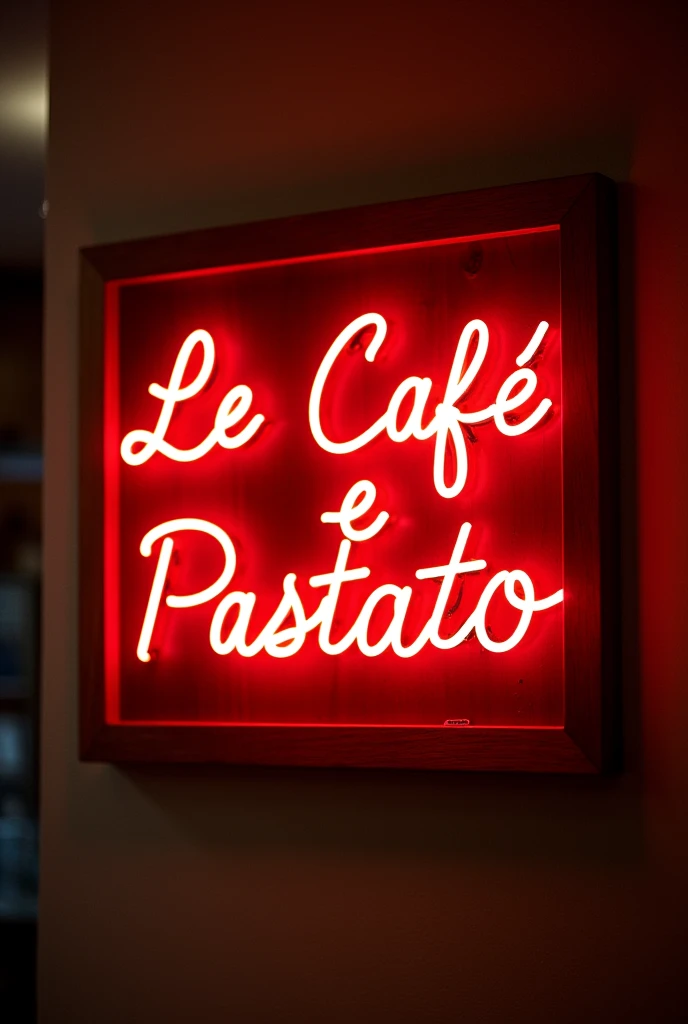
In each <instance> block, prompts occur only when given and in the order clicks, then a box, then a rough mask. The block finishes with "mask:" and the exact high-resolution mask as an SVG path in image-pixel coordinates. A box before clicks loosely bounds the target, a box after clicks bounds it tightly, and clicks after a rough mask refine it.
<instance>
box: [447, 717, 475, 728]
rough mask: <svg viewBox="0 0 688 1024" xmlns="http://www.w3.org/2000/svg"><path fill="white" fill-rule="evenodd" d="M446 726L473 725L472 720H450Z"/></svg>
mask: <svg viewBox="0 0 688 1024" xmlns="http://www.w3.org/2000/svg"><path fill="white" fill-rule="evenodd" d="M444 724H445V725H454V726H456V725H470V724H471V720H470V718H448V719H447V721H446V722H445V723H444Z"/></svg>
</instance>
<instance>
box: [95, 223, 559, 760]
mask: <svg viewBox="0 0 688 1024" xmlns="http://www.w3.org/2000/svg"><path fill="white" fill-rule="evenodd" d="M237 230H239V229H237ZM140 244H143V243H140ZM561 246H562V236H561V229H560V228H559V227H558V226H557V225H556V224H552V225H551V226H549V227H547V228H546V229H545V228H544V227H543V226H538V227H537V229H534V230H532V231H527V230H525V229H524V228H520V227H518V228H515V229H514V230H511V231H502V232H500V233H495V232H492V233H485V234H484V235H483V236H482V237H476V233H475V232H474V233H472V237H471V238H469V239H466V238H464V237H462V236H461V234H458V235H456V236H453V237H452V236H451V235H449V236H447V237H441V236H440V237H437V238H436V239H434V240H433V239H425V240H422V241H409V242H399V243H397V244H395V245H386V244H380V245H374V244H373V245H370V246H369V247H368V248H366V249H362V250H359V251H357V252H352V251H351V250H350V248H349V249H347V248H345V247H342V249H341V250H340V251H336V250H335V251H330V252H324V253H323V254H322V256H321V257H318V256H317V255H313V256H309V257H308V258H307V259H304V258H303V257H302V256H300V255H295V256H293V257H290V256H288V255H286V256H283V257H282V258H280V259H265V260H263V261H260V260H250V259H249V260H244V261H241V260H236V259H235V260H229V261H228V262H227V264H226V265H224V266H223V265H222V264H221V263H218V264H217V265H215V266H212V265H211V266H208V267H207V269H206V270H199V269H193V268H190V272H186V273H185V272H183V263H182V265H181V268H180V269H181V272H179V271H173V272H170V271H168V272H162V273H161V272H157V271H156V270H155V268H154V267H152V268H151V272H150V273H147V274H138V275H134V276H131V275H128V274H126V272H125V273H121V272H120V273H118V274H113V275H112V276H111V283H108V284H107V285H106V287H105V292H104V295H105V314H106V315H105V320H104V327H105V330H104V340H103V353H104V360H103V363H102V374H103V405H102V416H103V431H102V435H101V436H102V445H103V478H102V481H103V527H102V530H103V532H102V544H103V547H102V563H101V564H102V576H101V579H102V591H101V595H102V596H101V597H100V600H101V601H102V609H103V618H102V623H103V626H102V629H103V639H102V658H103V676H102V684H101V686H102V690H101V694H102V696H101V697H100V698H99V701H100V700H102V709H103V710H102V714H103V719H104V721H103V728H104V730H105V731H106V732H107V734H108V735H113V736H115V735H126V736H128V737H134V741H133V742H135V743H137V744H138V745H139V746H140V745H141V741H140V739H136V737H141V736H142V735H143V734H144V733H145V734H146V735H151V736H153V737H154V739H153V740H152V741H150V742H152V743H153V745H154V746H155V745H156V744H157V743H158V740H157V738H156V737H157V736H158V735H163V734H164V735H168V734H170V735H171V734H172V733H175V734H180V735H181V733H180V730H181V731H184V730H187V731H188V732H189V733H191V732H193V730H194V729H195V730H198V729H202V730H206V735H207V736H209V737H211V739H210V740H209V742H214V741H212V737H213V736H214V735H215V732H217V733H218V735H219V734H220V733H222V730H225V732H224V735H227V736H229V735H230V734H231V736H232V737H234V736H238V735H241V736H242V737H243V736H244V735H245V734H243V733H242V734H239V733H237V730H241V729H242V728H244V729H245V728H246V727H249V726H251V727H254V728H257V730H258V732H257V733H254V734H252V735H253V736H259V735H262V734H265V735H267V734H268V732H270V730H273V731H274V729H279V728H288V729H290V730H292V732H291V733H290V734H289V735H291V736H295V735H296V733H297V732H298V734H299V735H300V736H303V737H305V741H304V742H305V743H306V745H307V744H308V742H310V739H309V737H310V736H312V735H315V734H318V730H322V728H328V729H333V730H334V732H332V733H330V734H328V735H330V736H332V739H333V743H334V744H335V746H336V743H337V740H336V735H338V733H337V730H343V731H346V732H347V735H348V733H349V732H350V731H351V730H354V735H355V730H356V729H366V730H371V729H372V730H373V731H375V730H379V729H391V730H398V729H407V730H410V733H409V735H411V734H414V731H418V730H438V729H444V730H446V729H447V728H450V727H449V726H447V725H445V723H448V722H461V723H462V728H464V729H467V730H469V731H471V730H475V734H476V735H477V734H478V733H480V734H481V735H482V733H483V732H484V730H494V731H495V734H497V733H500V734H501V733H502V732H503V733H504V734H505V735H506V732H507V731H508V730H513V729H514V728H516V729H520V730H545V731H552V733H554V732H557V731H561V730H564V728H565V719H566V685H567V679H566V663H567V646H566V645H567V642H568V637H567V635H566V633H565V630H564V621H565V615H566V609H567V606H568V602H569V601H573V603H574V606H575V604H576V602H577V601H578V600H579V595H578V594H577V592H576V590H575V587H573V586H572V584H571V582H570V578H569V573H567V571H566V562H565V558H564V548H565V532H564V491H565V487H566V485H565V475H564V465H563V458H562V454H563V451H564V443H565V433H564V424H565V421H566V422H567V423H568V429H569V430H571V424H572V422H573V421H574V418H575V415H576V413H575V412H574V410H573V409H572V410H570V411H569V410H568V409H567V400H566V394H567V385H566V380H565V369H566V361H565V360H564V362H562V350H564V351H566V348H565V347H566V345H567V332H566V323H565V322H564V323H562V291H561V277H562V270H563V265H562V248H561ZM476 249H479V251H480V255H481V259H482V268H481V269H480V271H479V272H478V273H475V272H474V271H473V270H472V269H471V268H472V263H471V260H470V258H469V257H470V256H471V253H474V252H475V251H476ZM467 268H468V269H467ZM370 310H373V311H370ZM567 416H568V417H569V418H568V420H567V419H566V418H567ZM574 426H575V424H574ZM573 576H575V573H574V574H571V578H573ZM151 729H153V730H155V731H154V732H153V733H150V730H151ZM118 730H119V733H118ZM261 730H262V732H261ZM265 730H267V732H265ZM375 734H377V733H375ZM194 735H195V736H198V735H200V734H198V732H196V733H194ZM271 735H272V733H271ZM361 735H362V734H361ZM367 735H369V736H372V735H373V733H369V734H367ZM533 735H535V734H533ZM280 736H281V734H280ZM194 742H196V741H194ZM200 742H201V741H200V739H199V740H198V743H200ZM239 742H240V743H244V742H245V741H244V740H243V738H242V739H241V740H240V741H239ZM246 742H249V743H254V742H256V743H257V742H259V740H257V739H256V740H254V739H251V740H248V741H246ZM280 742H281V740H280ZM285 742H292V741H291V740H287V741H285ZM366 742H367V741H366ZM441 742H443V743H444V742H445V741H444V740H442V741H441ZM537 742H542V741H541V740H540V739H537ZM115 745H116V744H115ZM141 749H143V748H141ZM158 749H159V748H158ZM295 749H296V748H295ZM200 756H201V757H202V756H203V755H202V754H200ZM215 756H216V755H213V756H212V757H211V759H213V758H214V757H215ZM219 759H223V760H224V759H228V760H241V759H247V760H259V761H260V760H265V761H266V762H271V761H272V760H274V758H273V757H272V756H271V755H269V754H268V755H267V756H265V757H264V756H261V755H259V756H257V757H255V756H249V757H245V756H242V755H241V754H238V755H237V756H236V757H235V756H234V755H233V754H231V752H230V755H229V756H227V757H225V756H224V755H221V756H220V758H219ZM277 759H278V760H281V761H282V762H283V763H289V762H294V761H296V762H299V761H300V760H301V758H300V756H299V754H298V751H296V753H295V754H293V755H286V756H285V755H281V756H279V755H278V756H277ZM316 760H318V761H319V762H320V763H338V762H337V758H336V757H331V756H328V755H319V756H318V758H317V759H316ZM397 761H398V759H396V758H392V759H391V761H390V763H397ZM305 763H309V758H308V757H307V758H306V760H305ZM341 763H359V762H358V759H357V758H356V757H355V756H354V757H353V758H348V760H347V758H346V757H345V758H344V760H343V762H341ZM362 763H366V762H365V758H363V759H362ZM488 766H489V765H488Z"/></svg>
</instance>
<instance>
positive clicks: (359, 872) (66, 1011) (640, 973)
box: [39, 0, 688, 1024]
mask: <svg viewBox="0 0 688 1024" xmlns="http://www.w3.org/2000/svg"><path fill="white" fill-rule="evenodd" d="M681 17H682V16H681V13H680V7H679V5H678V4H677V5H675V6H674V5H671V4H669V3H667V2H664V0H658V2H656V3H654V4H651V5H650V4H643V5H639V4H633V3H626V4H618V5H614V4H612V3H610V2H608V0H595V2H592V0H581V2H579V3H577V4H575V5H573V4H566V3H559V4H545V3H540V4H536V3H527V2H526V3H520V4H512V3H509V2H508V0H491V2H486V3H483V4H472V5H468V4H463V3H453V4H451V3H446V4H442V3H439V2H437V0H425V2H423V3H421V2H418V0H415V2H411V3H404V2H403V0H398V2H397V3H395V4H392V3H389V4H385V3H380V2H377V3H371V2H370V0H369V2H367V3H366V2H360V0H352V2H350V3H348V4H346V5H341V7H340V6H336V7H335V6H334V5H327V4H322V3H313V4H309V3H305V2H299V0H294V2H291V3H288V4H282V3H278V2H273V3H269V2H268V3H266V2H263V3H261V2H254V3H251V4H244V5H240V6H235V5H220V4H218V5H214V4H212V2H211V0H198V2H197V3H195V4H193V5H189V4H187V3H183V2H181V0H168V2H166V3H165V5H164V6H163V5H157V4H149V5H147V4H141V3H139V2H138V0H120V2H119V3H117V4H93V3H91V2H90V0H54V3H53V10H52V22H53V24H52V42H51V77H52V87H51V128H50V147H49V148H50V155H49V171H48V195H49V198H50V215H49V219H48V233H47V328H46V374H47V375H46V394H45V399H46V452H47V473H46V484H45V491H46V495H45V502H46V505H45V541H46V555H45V570H46V584H45V637H44V712H43V793H42V799H43V847H42V894H41V927H40V968H39V969H40V990H39V997H40V1004H41V1019H42V1021H43V1022H44V1024H63V1022H64V1024H92V1022H94V1021H98V1022H99V1024H120V1022H123V1021H127V1022H128V1024H138V1022H143V1021H158V1020H159V1021H161V1022H162V1021H164V1022H165V1024H176V1022H188V1021H202V1022H204V1024H215V1022H217V1024H219V1022H225V1021H230V1020H231V1021H240V1022H271V1021H282V1020H285V1021H286V1020H294V1021H300V1022H308V1021H313V1022H319V1021H328V1022H338V1021H351V1020H354V1019H356V1020H363V1021H369V1020H370V1021H392V1020H394V1021H454V1020H462V1021H467V1022H473V1021H526V1020H527V1021H530V1022H549V1021H554V1020H556V1021H558V1022H568V1021H574V1020H575V1021H578V1020H581V1019H584V1018H586V1017H587V1019H590V1020H624V1021H631V1022H633V1021H678V1020H681V1019H683V1011H685V1003H686V1000H685V996H686V987H685V979H684V973H685V972H684V960H685V941H686V937H687V935H686V933H687V931H688V929H687V928H686V911H687V910H688V898H687V897H688V892H687V891H686V890H687V887H686V873H685V861H686V856H687V855H688V829H687V826H686V821H687V816H686V801H685V795H684V794H685V789H686V783H687V782H688V749H687V747H686V743H685V721H686V715H687V713H688V704H687V698H686V693H687V690H688V687H687V686H686V682H687V681H688V672H687V671H686V669H687V664H686V653H685V646H684V644H685V641H684V634H685V618H686V614H687V612H688V605H687V599H686V590H685V579H686V576H687V574H688V551H687V546H686V532H685V523H686V512H687V501H686V489H687V484H686V480H687V475H686V473H685V467H686V444H687V437H688V431H686V427H685V420H684V416H685V412H684V402H683V396H684V394H685V391H686V387H687V386H688V366H687V355H686V353H687V350H688V345H687V343H686V330H685V324H686V320H687V319H688V318H687V317H686V313H687V312H688V310H687V309H686V305H687V301H688V300H687V299H686V295H688V291H687V290H686V288H685V285H684V279H685V274H686V270H688V252H687V246H686V238H687V237H688V201H687V199H686V191H685V184H684V180H683V175H684V171H685V167H686V158H687V156H688V153H687V147H686V142H685V132H684V128H685V119H686V115H687V113H688V109H687V104H686V98H687V97H686V81H685V76H684V73H683V71H684V57H683V50H684V48H685V43H686V32H685V25H684V24H683V23H682V21H681ZM588 170H599V171H602V172H604V173H606V174H609V175H611V176H612V177H615V178H616V179H617V180H619V181H620V182H623V183H625V184H624V187H623V188H622V190H621V227H620V234H621V284H622V301H621V331H622V338H621V342H622V368H621V375H622V389H623V437H624V447H623V456H622V463H623V466H622V469H623V480H624V483H623V487H624V494H623V522H622V524H621V528H620V529H621V535H622V542H623V547H624V578H623V591H624V701H625V710H624V714H625V727H626V748H627V749H626V768H625V771H624V772H623V773H622V774H621V775H619V776H618V777H615V778H610V779H606V780H599V779H553V778H517V777H514V778H502V777H492V776H483V777H478V776H476V777H468V776H452V775H446V776H432V777H430V776H424V775H421V774H411V775H405V774H394V773H378V774H374V773H368V772H351V773H346V772H305V771H257V770H251V771H248V770H239V771H231V772H228V771H209V770H195V771H188V770H184V771H182V770H153V769H148V770H145V771H144V770H137V771H127V772H122V771H118V770H116V769H115V768H112V767H107V766H94V765H80V764H79V763H78V762H77V759H76V690H77V672H76V651H77V634H76V601H77V594H76V542H77V530H78V525H77V518H76V482H75V481H76V419H75V403H76V399H75V395H76V362H75V360H76V355H75V353H76V331H77V261H76V255H77V248H78V247H79V246H82V245H87V244H91V243H94V242H107V241H111V240H116V239H123V238H127V237H136V236H142V235H146V234H156V233H159V232H163V231H164V232H169V231H176V230H181V229H186V228H194V227H201V226H210V225H215V224H222V223H230V222H233V221H239V220H251V219H256V218H263V217H270V216H277V215H282V214H292V213H300V212H307V211H310V210H316V209H328V208H334V207H341V206H346V205H355V204H358V203H365V202H375V201H380V200H387V199H395V198H401V197H409V196H415V195H423V194H429V193H433V192H442V191H453V190H460V189H464V188H470V187H476V186H478V187H480V186H487V185H492V184H498V183H505V182H510V181H517V180H528V179H535V178H543V177H548V176H554V175H559V174H568V173H572V172H583V171H588ZM629 183H630V184H629ZM636 452H637V460H636Z"/></svg>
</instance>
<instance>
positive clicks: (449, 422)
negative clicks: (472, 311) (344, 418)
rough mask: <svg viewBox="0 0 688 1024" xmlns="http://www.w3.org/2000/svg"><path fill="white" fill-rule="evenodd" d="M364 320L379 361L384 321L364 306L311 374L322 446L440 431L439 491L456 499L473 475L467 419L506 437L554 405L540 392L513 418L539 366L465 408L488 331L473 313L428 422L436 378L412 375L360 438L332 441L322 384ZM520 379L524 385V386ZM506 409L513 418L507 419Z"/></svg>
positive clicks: (312, 416) (368, 354) (540, 335)
mask: <svg viewBox="0 0 688 1024" xmlns="http://www.w3.org/2000/svg"><path fill="white" fill-rule="evenodd" d="M366 327H374V328H375V331H374V334H373V337H372V339H371V340H370V341H369V342H368V345H367V346H366V349H365V358H366V360H367V361H368V362H374V360H375V357H376V355H377V353H378V352H379V350H380V347H381V345H382V343H383V342H384V340H385V338H386V336H387V323H386V321H385V319H384V317H382V316H380V314H379V313H366V314H364V315H363V316H359V317H357V318H356V319H355V320H352V321H351V323H350V324H348V325H347V327H345V328H344V330H343V331H342V332H341V333H340V334H339V335H338V336H337V337H336V338H335V340H334V341H333V343H332V345H331V346H330V348H329V349H328V351H327V353H326V355H325V357H324V359H323V361H322V362H321V364H320V366H319V368H318V371H317V373H316V375H315V378H314V380H313V386H312V388H311V394H310V399H309V405H308V419H309V424H310V428H311V433H312V435H313V437H314V439H315V441H316V442H317V444H318V445H319V446H320V447H321V448H323V449H324V450H325V451H328V452H331V453H332V454H335V455H344V454H348V453H350V452H354V451H358V449H360V448H363V447H364V446H365V445H367V444H369V442H370V441H372V440H373V439H374V438H376V437H378V436H379V435H380V434H382V433H385V432H386V433H387V436H388V437H389V438H390V440H392V441H395V442H397V443H400V442H404V441H408V440H409V439H410V438H411V437H415V438H416V439H417V440H419V441H424V440H427V439H428V438H431V437H433V436H434V437H435V452H434V459H433V480H434V484H435V489H436V490H437V493H438V494H440V495H441V496H442V497H443V498H454V497H456V496H457V495H458V494H460V493H461V492H462V490H463V489H464V487H465V485H466V480H467V476H468V453H467V448H466V439H465V435H464V431H463V427H462V424H481V423H487V422H488V421H489V420H493V421H494V424H495V426H496V427H497V429H498V430H499V431H500V432H501V433H502V434H505V435H506V436H509V437H514V436H517V435H519V434H524V433H526V432H527V431H529V430H532V429H533V427H535V426H537V424H538V423H540V422H541V420H542V419H543V418H544V416H545V415H546V413H547V412H548V410H549V409H550V407H551V405H552V402H551V401H550V399H548V398H546V399H543V400H542V401H541V402H540V404H539V405H538V407H537V408H536V409H535V411H534V412H532V413H531V414H530V415H529V416H527V417H526V418H525V419H523V420H521V421H520V422H511V420H512V419H513V414H514V412H515V411H516V410H517V409H519V408H520V407H521V406H523V405H524V404H525V403H526V402H527V401H528V400H529V399H530V398H531V397H532V395H533V393H534V392H535V389H536V387H537V375H536V373H535V371H534V370H532V369H530V368H528V369H519V370H516V371H515V372H514V373H512V374H510V375H509V376H508V377H507V379H506V380H505V381H504V382H503V384H502V385H501V387H500V388H499V390H498V392H497V397H496V399H495V401H494V402H493V403H492V404H491V405H488V406H486V407H485V408H484V409H478V410H474V411H467V410H465V409H461V408H460V407H459V406H458V404H457V403H459V402H460V401H461V400H462V399H463V398H464V397H465V395H466V393H467V391H468V389H469V388H470V387H471V385H472V384H473V382H474V381H475V379H476V377H477V376H478V373H479V372H480V369H481V367H482V365H483V362H484V360H485V356H486V355H487V350H488V345H489V331H488V328H487V325H486V324H485V322H484V321H483V320H477V319H476V320H470V321H469V322H468V323H467V324H466V326H465V327H464V329H463V330H462V332H461V335H460V336H459V340H458V342H457V345H456V350H455V353H454V358H453V361H452V365H451V369H450V371H449V375H448V378H447V383H446V387H445V392H444V397H443V399H442V401H441V402H440V403H439V404H438V405H437V406H436V408H435V414H434V416H433V418H432V419H431V420H430V422H429V423H427V424H426V426H423V413H424V412H425V410H426V407H427V403H428V400H429V397H430V393H431V390H432V379H431V378H429V377H407V378H406V379H405V380H403V381H402V382H401V383H400V384H399V386H398V387H397V388H396V390H395V391H394V393H393V394H392V397H391V399H390V401H389V404H388V406H387V410H386V412H385V413H383V415H382V416H380V417H379V418H378V419H377V420H375V422H374V423H373V424H372V425H371V426H370V427H368V429H367V430H364V431H363V432H362V433H361V434H358V436H357V437H354V438H352V439H351V440H349V441H333V440H332V439H331V438H329V437H328V436H327V435H326V433H325V431H324V430H323V427H322V423H321V414H320V411H321V405H322V398H323V392H324V389H325V385H326V383H327V381H328V378H329V376H330V373H331V372H332V370H333V368H334V366H335V363H336V362H337V359H338V358H339V356H340V355H341V353H342V352H343V351H344V349H345V348H346V347H347V345H348V344H349V343H350V342H351V341H352V339H353V338H355V337H356V335H357V334H359V333H360V332H361V331H362V330H363V329H365V328H366ZM548 327H549V324H548V323H547V321H545V320H543V321H541V322H540V323H539V325H538V327H537V328H536V330H535V332H534V334H533V336H532V338H531V340H530V341H529V342H528V345H527V346H526V347H525V349H524V350H523V351H522V352H521V353H520V355H519V356H518V357H517V359H516V363H517V365H518V366H519V367H524V366H525V364H526V363H527V362H529V361H531V360H532V359H533V357H534V355H535V353H536V352H537V351H538V349H539V348H540V347H541V345H542V342H543V339H544V337H545V334H546V332H547V329H548ZM476 337H477V340H476V343H475V346H474V347H473V351H472V355H471V356H470V358H469V352H470V351H471V345H472V343H473V339H474V338H476ZM519 385H521V386H520V388H519ZM409 395H412V407H411V411H410V412H409V414H408V416H407V419H406V422H405V423H400V422H399V416H400V410H401V406H402V403H403V402H404V400H405V399H406V398H407V396H409ZM507 416H509V420H507V418H506V417H507ZM448 454H451V455H452V456H453V463H454V476H453V479H451V480H449V481H448V480H447V463H448V458H447V456H448Z"/></svg>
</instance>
